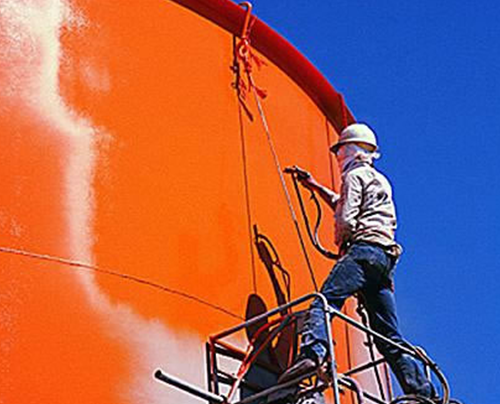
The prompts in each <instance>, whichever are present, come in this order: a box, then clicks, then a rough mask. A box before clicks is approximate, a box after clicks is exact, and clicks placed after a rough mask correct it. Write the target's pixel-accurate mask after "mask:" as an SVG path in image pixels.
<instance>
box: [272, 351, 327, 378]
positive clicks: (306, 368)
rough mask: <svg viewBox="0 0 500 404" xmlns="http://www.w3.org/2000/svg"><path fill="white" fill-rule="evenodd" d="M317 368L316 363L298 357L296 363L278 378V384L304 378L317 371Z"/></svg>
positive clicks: (312, 360)
mask: <svg viewBox="0 0 500 404" xmlns="http://www.w3.org/2000/svg"><path fill="white" fill-rule="evenodd" d="M318 367H319V363H318V361H316V360H314V359H311V358H309V357H307V356H302V357H299V358H298V359H297V361H296V362H295V363H294V364H293V365H292V366H290V367H289V368H288V369H287V370H285V372H284V373H283V374H282V375H281V376H280V377H279V378H278V384H281V383H286V382H288V381H290V380H293V379H297V378H299V377H300V376H305V375H307V374H308V373H311V372H312V371H314V370H316V369H318Z"/></svg>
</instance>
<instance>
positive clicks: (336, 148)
mask: <svg viewBox="0 0 500 404" xmlns="http://www.w3.org/2000/svg"><path fill="white" fill-rule="evenodd" d="M349 143H363V144H366V145H368V146H370V147H373V151H374V152H375V151H377V150H378V146H375V145H374V144H371V143H368V142H363V141H361V140H346V141H344V142H337V143H335V144H333V145H332V146H330V151H331V152H332V153H333V154H337V152H338V151H339V149H340V147H341V146H344V145H346V144H349Z"/></svg>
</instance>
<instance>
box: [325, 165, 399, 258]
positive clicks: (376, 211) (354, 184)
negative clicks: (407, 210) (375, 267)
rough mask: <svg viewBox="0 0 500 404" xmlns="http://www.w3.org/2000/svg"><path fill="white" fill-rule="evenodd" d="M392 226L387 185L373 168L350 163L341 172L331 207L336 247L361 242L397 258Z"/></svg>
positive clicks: (392, 208)
mask: <svg viewBox="0 0 500 404" xmlns="http://www.w3.org/2000/svg"><path fill="white" fill-rule="evenodd" d="M396 227H397V219H396V209H395V206H394V202H393V199H392V187H391V184H390V183H389V181H388V180H387V178H386V177H385V176H384V175H382V174H381V173H380V172H378V171H377V170H376V169H375V168H374V167H373V165H371V164H369V163H366V162H360V161H354V162H353V163H352V164H350V165H349V166H348V167H347V168H346V169H345V170H344V172H343V173H342V187H341V191H340V195H339V196H338V199H337V201H336V205H335V239H336V242H337V244H338V245H340V246H345V245H347V244H352V243H355V242H359V241H365V242H368V243H373V244H377V245H380V246H382V247H385V248H386V250H387V251H388V252H389V253H390V254H392V255H394V256H396V257H398V256H399V255H400V254H401V252H402V248H401V246H400V245H399V244H398V243H396V241H395V232H396Z"/></svg>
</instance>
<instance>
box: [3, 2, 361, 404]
mask: <svg viewBox="0 0 500 404" xmlns="http://www.w3.org/2000/svg"><path fill="white" fill-rule="evenodd" d="M139 3H140V6H139ZM0 19H1V25H0V29H1V31H2V33H3V35H1V36H0V46H1V48H2V49H4V51H3V52H4V55H3V56H4V57H3V58H2V62H1V63H2V67H1V76H0V82H1V84H2V88H5V89H7V90H6V91H4V92H3V94H2V95H1V96H0V97H1V98H2V105H3V108H2V110H1V115H0V125H1V135H0V136H2V138H3V139H4V144H7V145H9V147H8V148H3V149H2V151H0V153H1V155H2V162H3V164H2V174H3V175H2V181H3V187H2V188H3V190H2V198H3V201H4V203H3V207H2V211H1V215H0V226H1V228H2V231H3V234H4V237H3V240H4V242H3V243H2V244H5V246H8V247H14V248H19V249H22V250H25V251H31V252H37V253H44V254H51V255H54V256H59V257H65V258H70V259H73V260H78V261H81V262H86V263H90V264H93V265H97V266H98V267H99V268H102V269H106V270H111V271H113V272H114V273H115V274H116V273H121V274H125V275H131V276H135V277H138V278H141V279H143V280H147V281H149V282H152V283H155V284H157V285H163V287H164V288H163V290H162V291H160V290H159V289H158V288H156V289H155V288H152V287H150V286H147V285H144V284H139V283H137V282H133V281H130V279H129V280H126V279H123V278H119V277H116V276H109V275H104V274H102V273H101V274H99V273H94V272H92V271H83V270H81V268H80V269H78V268H75V267H68V266H67V265H61V264H56V263H53V262H52V263H51V262H47V261H41V260H40V259H39V258H33V257H31V258H30V257H21V256H18V255H12V254H7V253H5V252H4V253H1V254H0V263H1V265H2V267H1V271H0V279H1V282H2V284H3V285H5V286H4V287H3V290H4V291H5V292H4V293H2V303H3V304H2V307H3V308H2V317H3V319H4V320H3V321H2V328H0V331H1V334H2V341H7V342H6V343H5V344H2V348H1V349H2V350H3V351H2V355H1V356H2V361H3V362H4V367H3V369H7V370H6V371H5V372H4V373H5V377H3V378H1V382H0V383H1V384H0V386H1V389H0V391H1V395H0V402H2V400H3V401H4V402H26V403H32V402H36V399H40V401H41V402H52V403H66V402H69V401H71V399H72V398H73V397H75V396H77V397H79V401H81V402H82V403H87V402H88V403H91V402H106V403H110V404H111V403H151V402H168V403H170V402H172V403H173V402H182V403H190V402H195V400H191V399H190V398H188V397H186V396H185V395H183V394H180V393H176V392H175V391H173V390H172V389H169V388H167V387H164V386H161V385H159V384H158V383H156V382H155V381H153V379H152V377H151V375H152V372H153V371H154V369H155V368H156V367H158V366H161V367H163V368H165V369H167V370H170V371H172V372H173V373H175V374H177V375H178V376H181V377H184V378H186V379H188V380H190V381H191V382H193V383H197V384H201V385H204V380H205V375H204V364H203V361H204V354H203V343H204V342H205V340H206V338H207V336H208V335H210V334H213V333H216V332H218V331H220V330H222V329H224V328H226V327H230V326H233V325H235V324H236V323H238V322H239V321H241V317H243V316H244V313H245V309H246V304H247V299H248V296H249V295H250V294H252V293H256V294H258V295H259V296H260V297H261V298H262V299H263V301H264V302H265V304H266V306H267V307H268V308H271V307H275V306H276V304H277V302H278V300H279V296H278V295H279V293H277V287H276V284H275V286H274V287H273V283H272V276H271V274H270V273H269V272H268V271H267V269H266V268H265V266H264V264H263V263H262V261H261V260H260V259H259V257H258V256H257V253H256V250H255V246H254V245H253V244H252V240H253V235H252V234H251V229H250V228H249V216H248V215H249V214H250V223H251V225H257V227H258V230H259V231H260V232H261V233H262V234H264V235H265V236H267V237H268V238H269V240H271V242H272V244H273V246H274V247H275V248H276V251H277V252H278V254H279V258H280V262H281V264H282V265H283V267H284V268H286V269H287V270H288V272H289V273H290V276H291V294H292V298H295V297H298V296H300V295H302V294H304V293H308V292H310V291H312V290H313V287H312V282H311V280H310V277H309V273H308V270H307V267H306V265H305V260H304V257H303V254H302V252H301V250H300V245H299V242H298V239H297V236H296V234H295V229H294V226H293V223H292V221H291V217H290V212H289V211H288V208H287V202H286V199H285V196H284V193H283V190H282V189H281V184H280V180H279V176H278V174H277V170H276V167H275V164H274V161H273V157H272V154H271V152H270V148H269V145H268V143H267V140H266V136H265V133H264V130H263V127H262V123H261V122H260V120H259V116H258V110H257V106H256V105H255V103H254V101H253V100H252V98H251V97H250V94H248V95H247V97H246V100H245V105H246V107H247V108H248V110H249V111H250V113H251V114H252V115H253V118H254V119H253V121H251V120H250V118H249V116H248V115H247V114H246V113H245V111H244V110H243V109H241V106H240V105H239V103H238V99H237V97H236V92H235V89H234V87H233V85H232V84H233V83H234V81H235V75H234V72H233V71H232V70H231V69H230V67H231V65H232V63H233V38H232V36H231V35H230V34H228V33H227V32H225V31H223V30H221V29H220V28H218V27H216V26H215V25H214V24H212V23H211V22H209V21H207V20H204V19H202V18H201V17H199V16H197V15H196V14H194V13H193V12H191V11H188V10H186V9H184V8H182V7H180V6H178V5H176V4H174V3H172V2H169V1H153V0H148V1H147V2H139V1H126V2H121V3H120V6H119V7H117V6H116V3H115V2H110V1H99V2H96V1H90V0H74V1H71V2H65V1H63V0H45V1H40V2H38V3H36V4H28V3H26V2H23V1H12V2H8V3H4V4H3V5H1V6H0ZM261 57H262V56H261ZM262 58H263V60H265V61H266V59H265V58H264V57H262ZM254 75H255V78H256V81H257V83H258V85H259V86H261V87H262V88H264V89H266V91H267V92H268V97H267V98H266V99H265V100H263V105H264V109H265V113H266V116H267V119H268V123H269V126H270V128H271V133H272V140H273V142H274V146H275V148H276V151H277V154H278V156H279V159H280V162H281V164H282V166H283V167H285V166H288V165H292V164H298V165H300V166H302V167H305V168H307V169H309V170H311V171H312V172H313V173H314V174H315V176H316V177H317V178H318V179H319V180H320V181H322V182H323V183H325V184H331V183H332V178H335V186H336V187H338V178H339V177H338V170H337V168H336V166H335V164H334V163H333V162H332V161H331V157H330V156H329V154H328V148H327V146H328V144H330V143H331V142H333V141H334V140H335V138H336V133H335V131H334V130H333V128H332V127H331V125H329V124H327V122H326V119H325V117H324V116H323V115H322V114H321V113H320V112H319V110H318V108H317V107H316V106H315V105H314V104H313V103H312V101H311V100H310V99H309V98H308V97H307V96H306V95H305V94H304V93H303V91H302V90H301V89H300V88H299V87H298V86H297V85H296V84H295V83H294V82H292V81H291V80H290V79H289V78H288V77H287V76H286V75H284V74H283V73H282V72H281V71H280V70H279V69H278V68H276V67H275V66H274V65H273V64H272V63H270V62H269V61H267V65H266V66H263V67H262V68H261V69H260V70H255V72H254ZM240 114H241V115H240ZM245 184H248V188H247V191H248V201H249V204H248V205H247V194H246V188H245ZM287 186H288V189H289V190H290V191H292V187H291V182H290V181H289V178H287ZM291 196H292V202H293V206H294V208H295V209H296V211H297V212H298V206H297V204H296V199H295V196H294V195H293V194H291ZM310 213H311V214H313V210H312V209H311V210H310ZM325 213H326V212H325ZM332 226H333V222H332V219H331V217H330V215H329V214H326V215H325V219H324V224H323V228H322V238H323V240H325V241H326V244H329V245H331V242H332V234H331V233H332V230H331V229H332ZM301 229H302V231H303V233H304V235H305V230H304V228H303V227H302V225H301ZM307 248H308V253H309V256H310V257H311V260H312V264H313V267H314V270H315V274H316V278H317V281H318V283H319V284H320V283H321V282H322V280H323V279H324V278H325V276H326V275H327V273H328V271H329V269H330V266H331V263H330V262H327V261H326V260H324V259H323V258H321V257H320V256H319V255H318V254H317V253H316V252H315V251H314V250H313V249H312V248H310V245H308V247H307ZM252 250H253V252H252ZM278 285H279V288H278V289H279V290H281V291H284V290H285V289H286V288H285V285H284V283H283V282H282V280H281V278H278ZM336 329H337V335H338V339H337V343H338V347H341V346H344V347H345V346H346V342H347V341H346V339H347V334H346V332H345V331H344V330H343V328H341V326H340V325H339V324H337V325H336ZM351 338H352V337H351ZM338 355H339V361H340V365H341V368H342V366H345V364H346V363H347V362H348V360H349V358H348V352H347V351H346V350H341V349H339V352H338ZM34 372H36V375H37V376H36V377H33V373H34ZM26 386H29V387H28V388H26ZM20 392H23V393H22V399H21V401H19V396H20ZM346 400H347V399H346ZM346 402H347V401H346Z"/></svg>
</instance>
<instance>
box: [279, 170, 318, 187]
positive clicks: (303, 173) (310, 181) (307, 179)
mask: <svg viewBox="0 0 500 404" xmlns="http://www.w3.org/2000/svg"><path fill="white" fill-rule="evenodd" d="M285 173H289V174H294V175H296V176H297V180H298V181H299V182H300V183H301V184H302V185H303V186H304V187H306V188H307V189H313V188H314V185H315V184H316V181H315V180H314V178H313V176H312V175H311V173H310V172H309V171H307V170H304V169H303V168H300V167H299V166H293V167H287V168H285Z"/></svg>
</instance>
